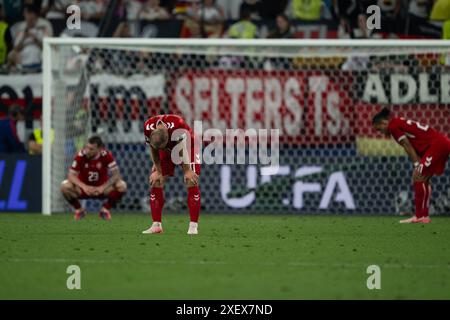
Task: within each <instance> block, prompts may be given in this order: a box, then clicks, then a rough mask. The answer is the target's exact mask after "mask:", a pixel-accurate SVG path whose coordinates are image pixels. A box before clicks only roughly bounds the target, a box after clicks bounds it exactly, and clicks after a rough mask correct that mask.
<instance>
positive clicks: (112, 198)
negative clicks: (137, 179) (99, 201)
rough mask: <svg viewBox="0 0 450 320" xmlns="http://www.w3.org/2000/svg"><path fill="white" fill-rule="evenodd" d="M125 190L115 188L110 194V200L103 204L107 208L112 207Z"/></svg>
mask: <svg viewBox="0 0 450 320" xmlns="http://www.w3.org/2000/svg"><path fill="white" fill-rule="evenodd" d="M122 196H123V192H119V191H117V190H113V191H111V192H110V193H109V194H108V200H106V202H105V203H104V204H103V207H104V208H105V209H108V210H109V209H111V208H112V207H114V205H115V204H116V203H117V202H118V201H119V200H120V198H122Z"/></svg>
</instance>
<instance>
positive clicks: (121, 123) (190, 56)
mask: <svg viewBox="0 0 450 320" xmlns="http://www.w3.org/2000/svg"><path fill="white" fill-rule="evenodd" d="M182 41H185V40H180V42H179V43H178V44H173V43H172V44H164V43H163V42H162V43H160V44H158V43H155V42H152V43H146V42H143V41H139V42H136V43H130V42H124V43H118V44H117V45H112V44H101V43H99V44H92V43H89V44H86V45H83V44H81V45H76V46H75V45H70V44H52V82H51V91H52V116H51V118H52V121H51V126H52V129H53V130H54V131H55V140H54V142H53V144H52V148H51V150H52V152H51V188H52V190H51V195H50V197H51V210H52V211H62V210H64V209H65V208H64V201H63V199H62V197H61V195H60V193H59V184H60V182H61V181H62V180H63V179H64V177H65V175H66V173H67V169H68V166H69V165H70V163H71V161H72V159H73V156H74V154H75V152H76V150H77V149H79V148H81V147H82V146H83V144H84V142H85V139H86V137H87V136H88V135H90V134H94V133H95V134H99V135H100V136H102V138H103V139H104V140H105V141H106V144H107V147H108V149H109V150H111V151H112V152H113V154H114V156H115V157H116V160H117V161H118V164H119V166H120V168H121V173H122V176H123V177H124V179H125V180H126V181H127V183H128V186H129V190H128V193H127V194H126V196H125V197H124V198H123V199H122V202H121V203H120V204H119V205H118V209H120V210H124V211H127V212H128V211H147V210H149V208H148V201H147V196H148V188H149V187H148V183H147V181H148V174H149V172H150V169H151V162H150V156H149V153H148V150H147V149H146V146H145V144H144V136H143V132H142V124H143V122H144V121H145V119H147V118H148V117H149V116H152V115H157V114H163V113H174V114H179V115H181V116H182V117H183V118H185V119H186V121H187V123H188V124H191V125H192V124H193V121H194V120H200V121H202V122H203V129H208V128H219V129H221V130H225V129H226V128H242V129H248V128H255V129H259V128H267V129H269V128H276V129H280V143H281V144H280V166H281V167H280V170H279V172H278V174H277V175H272V176H264V175H261V173H262V172H263V171H264V170H266V169H267V168H264V166H259V165H233V164H215V165H203V167H202V173H201V186H203V187H201V189H202V207H203V210H204V211H206V212H231V211H232V212H259V213H358V214H395V213H398V212H400V211H411V210H412V204H413V203H412V188H411V173H412V165H411V162H410V161H409V160H408V158H407V157H406V156H405V154H404V152H403V151H402V149H401V148H400V147H399V146H397V145H396V143H395V142H394V141H393V140H389V139H385V138H383V137H381V136H380V135H378V134H376V133H375V132H374V131H373V130H372V129H371V126H370V125H371V118H372V116H373V114H374V113H376V112H377V111H379V110H380V109H381V108H382V107H383V106H389V107H390V108H391V109H392V111H393V112H394V113H395V114H398V115H401V116H404V117H406V118H410V119H412V120H416V121H419V122H423V123H426V124H429V125H431V126H432V127H434V128H435V129H437V130H439V131H440V132H442V133H444V134H447V135H448V133H449V132H450V45H448V44H445V43H443V44H442V45H438V46H437V45H433V46H431V45H422V44H421V45H419V44H418V45H411V44H410V45H408V46H405V45H401V44H400V43H399V44H398V45H396V46H392V45H386V46H380V45H372V44H371V43H367V45H348V44H347V45H339V46H336V45H329V46H328V45H314V46H305V45H304V44H303V43H302V42H301V41H300V42H298V45H295V44H292V43H291V44H290V45H289V46H283V45H282V43H281V42H280V43H277V42H275V41H273V42H269V43H267V45H258V44H256V43H255V42H250V43H249V45H246V46H242V45H230V43H227V42H220V41H216V42H213V43H211V42H210V43H209V45H203V44H201V43H196V44H195V45H189V44H186V43H183V42H182ZM231 44H233V43H231ZM181 177H182V175H181V171H178V174H177V175H176V176H175V177H173V178H172V179H171V181H170V182H169V185H168V186H166V199H167V200H166V203H167V205H166V209H168V210H181V209H183V208H184V207H185V202H186V201H185V197H186V196H185V192H186V191H185V188H184V186H183V183H182V178H181ZM449 178H450V175H449V169H448V168H447V170H446V172H445V173H444V175H442V176H439V177H436V178H434V182H433V185H434V190H433V198H432V202H431V208H430V212H431V214H445V213H449V212H450V210H449V209H450V204H449V199H450V183H449ZM44 196H48V195H44Z"/></svg>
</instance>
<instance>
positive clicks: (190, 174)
mask: <svg viewBox="0 0 450 320" xmlns="http://www.w3.org/2000/svg"><path fill="white" fill-rule="evenodd" d="M186 139H187V138H186V137H185V138H183V139H182V140H181V141H180V142H179V143H180V144H181V146H182V148H181V159H182V163H181V166H182V168H183V173H184V179H185V181H186V182H187V181H190V182H192V183H193V184H198V175H197V174H196V173H195V172H194V171H192V170H191V166H190V162H191V158H190V157H189V153H188V148H187V146H186Z"/></svg>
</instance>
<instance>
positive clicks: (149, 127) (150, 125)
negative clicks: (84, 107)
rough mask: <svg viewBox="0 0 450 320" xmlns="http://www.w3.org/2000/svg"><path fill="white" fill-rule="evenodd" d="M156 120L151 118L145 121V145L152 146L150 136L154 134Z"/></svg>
mask: <svg viewBox="0 0 450 320" xmlns="http://www.w3.org/2000/svg"><path fill="white" fill-rule="evenodd" d="M155 126H156V124H155V118H154V117H152V118H149V119H148V120H147V121H145V123H144V137H145V143H146V144H150V135H151V133H152V131H153V130H155Z"/></svg>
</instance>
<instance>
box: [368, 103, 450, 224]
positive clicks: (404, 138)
mask: <svg viewBox="0 0 450 320" xmlns="http://www.w3.org/2000/svg"><path fill="white" fill-rule="evenodd" d="M372 125H373V127H374V128H375V129H376V130H378V131H379V132H381V133H383V134H385V135H391V136H392V137H393V138H394V139H395V141H396V142H397V143H398V144H400V145H401V146H402V147H403V148H404V149H405V151H406V153H407V154H408V155H409V157H410V158H411V160H412V162H413V163H414V171H413V184H414V203H415V208H416V212H415V215H414V216H413V217H412V218H409V219H405V220H401V221H400V223H417V222H421V223H429V222H431V219H430V217H429V216H428V207H429V204H430V198H431V184H430V178H431V177H432V176H433V175H441V174H442V173H443V172H444V170H445V165H446V163H447V160H448V157H449V154H450V139H449V138H448V137H446V136H445V135H443V134H441V133H439V132H438V131H436V130H434V129H433V128H431V127H430V126H428V125H422V124H420V123H418V122H416V121H412V120H407V119H403V118H397V117H391V114H390V111H389V110H388V109H386V108H384V109H383V110H381V111H380V112H379V113H378V114H377V115H375V116H374V117H373V119H372Z"/></svg>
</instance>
